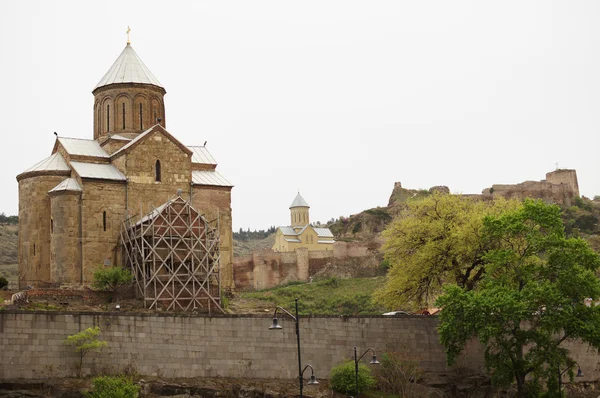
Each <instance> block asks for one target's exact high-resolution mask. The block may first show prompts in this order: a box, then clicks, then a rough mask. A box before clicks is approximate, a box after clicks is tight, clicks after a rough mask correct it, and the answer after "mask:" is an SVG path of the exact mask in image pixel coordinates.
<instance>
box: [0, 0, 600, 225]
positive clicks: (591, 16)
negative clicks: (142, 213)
mask: <svg viewBox="0 0 600 398" xmlns="http://www.w3.org/2000/svg"><path fill="white" fill-rule="evenodd" d="M599 17H600V2H597V1H561V2H550V1H537V2H533V1H522V0H518V1H502V2H499V1H497V2H487V1H480V0H473V1H389V2H384V1H377V2H373V1H366V0H365V1H361V2H357V1H345V0H344V1H322V0H319V1H302V2H293V3H292V2H284V1H279V0H278V1H238V2H234V1H218V2H216V1H213V2H198V1H193V2H192V1H185V2H184V1H180V2H167V1H148V0H145V1H139V2H135V1H102V2H87V1H52V2H51V1H35V2H34V1H16V0H15V1H5V0H4V1H1V2H0V76H2V78H3V79H2V80H3V82H2V85H1V86H0V87H1V90H2V95H0V115H2V126H3V133H2V135H3V138H4V140H3V142H4V145H3V149H2V151H1V152H2V157H1V158H0V164H1V166H2V170H3V172H2V174H1V176H0V184H1V185H0V186H1V187H2V188H3V195H1V196H0V211H4V212H5V213H7V214H17V212H18V186H17V182H16V179H15V176H16V175H17V174H19V173H20V172H22V171H24V170H25V169H27V168H29V167H30V166H32V165H33V164H35V163H37V162H38V161H40V160H42V159H44V158H45V157H47V156H49V155H50V153H51V150H52V146H53V144H54V135H53V134H52V133H53V131H57V132H58V133H59V135H61V136H66V137H81V138H92V136H93V135H92V106H93V96H92V94H91V91H92V89H93V88H94V86H95V85H96V83H97V82H98V81H99V80H100V78H102V76H103V75H104V73H105V72H106V71H107V70H108V68H109V67H110V66H111V65H112V63H113V61H114V60H115V59H116V57H117V56H118V55H119V54H120V52H121V51H122V50H123V47H124V46H125V43H126V35H125V30H126V28H127V26H128V25H130V26H131V28H132V33H131V41H132V45H133V47H134V49H135V50H136V52H137V53H138V55H139V56H140V57H141V58H142V60H143V61H144V63H145V64H146V65H147V66H148V67H149V68H150V70H151V71H152V72H153V74H154V75H155V76H156V77H157V78H158V79H159V80H160V82H161V83H162V84H163V86H164V87H165V88H166V90H167V95H166V97H165V102H166V113H167V114H166V117H167V129H168V130H169V131H170V132H171V133H173V134H174V135H175V136H176V137H177V138H178V139H180V140H181V141H182V142H183V143H185V144H188V145H192V144H196V145H201V144H202V143H203V142H204V141H205V140H207V141H208V148H209V150H210V151H211V153H212V154H213V156H215V158H216V159H217V161H218V162H219V166H218V170H220V171H221V173H222V174H224V175H225V176H226V177H227V178H228V179H229V180H230V181H232V182H233V183H234V184H235V188H234V189H233V193H232V198H233V199H232V207H233V228H234V230H237V229H239V228H240V227H243V228H244V229H245V228H247V227H250V228H251V229H255V228H257V229H262V228H267V227H269V226H270V225H285V224H288V223H289V210H288V206H289V205H290V203H291V202H292V200H293V199H294V197H295V195H296V192H297V190H298V189H300V191H301V193H302V195H303V196H304V198H305V199H306V200H307V202H308V203H309V204H310V205H311V219H312V220H313V221H316V220H320V221H326V220H328V219H330V218H333V217H339V216H340V215H346V216H347V215H350V214H355V213H358V212H360V211H362V210H364V209H367V208H371V207H375V206H385V205H387V201H388V197H389V195H390V193H391V191H392V188H393V183H394V181H401V182H402V185H403V186H404V187H407V188H429V187H431V186H433V185H447V186H449V187H450V189H451V190H452V191H453V192H462V193H479V192H481V190H483V189H484V188H487V187H489V186H491V185H492V184H493V183H518V182H521V181H524V180H540V179H543V178H544V176H545V173H546V172H548V171H551V170H553V169H554V168H555V165H554V162H556V161H558V162H559V166H560V167H561V168H574V169H576V170H577V173H578V177H579V186H580V189H581V192H582V194H583V195H586V196H588V197H593V196H594V195H595V194H600V179H599V178H598V177H597V171H598V170H599V169H600V158H599V156H598V147H599V146H598V144H599V138H598V131H599V130H600V112H599V109H600V97H599V93H600V57H599V52H600V23H598V21H599V20H600V19H599Z"/></svg>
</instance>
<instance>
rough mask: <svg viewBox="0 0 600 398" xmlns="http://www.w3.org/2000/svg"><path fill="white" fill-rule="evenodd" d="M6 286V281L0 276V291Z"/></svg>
mask: <svg viewBox="0 0 600 398" xmlns="http://www.w3.org/2000/svg"><path fill="white" fill-rule="evenodd" d="M6 286H8V279H6V278H5V277H3V276H0V289H4V288H5V287H6Z"/></svg>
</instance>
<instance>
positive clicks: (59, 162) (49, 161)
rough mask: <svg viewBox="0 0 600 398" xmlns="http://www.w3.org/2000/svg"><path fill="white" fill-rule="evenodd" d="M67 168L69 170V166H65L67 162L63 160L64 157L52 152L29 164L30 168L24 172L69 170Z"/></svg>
mask: <svg viewBox="0 0 600 398" xmlns="http://www.w3.org/2000/svg"><path fill="white" fill-rule="evenodd" d="M69 170H71V169H70V168H69V166H67V162H65V159H64V158H63V157H62V156H61V155H60V153H58V152H56V153H54V154H52V155H51V156H50V157H48V158H46V159H44V160H42V161H41V162H39V163H36V164H35V165H33V166H31V167H30V168H28V169H27V170H25V171H24V173H27V172H30V171H69Z"/></svg>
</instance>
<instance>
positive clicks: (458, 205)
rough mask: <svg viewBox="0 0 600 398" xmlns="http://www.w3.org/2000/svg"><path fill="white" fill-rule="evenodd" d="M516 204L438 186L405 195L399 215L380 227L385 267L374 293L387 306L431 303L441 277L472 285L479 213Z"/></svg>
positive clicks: (477, 273)
mask: <svg viewBox="0 0 600 398" xmlns="http://www.w3.org/2000/svg"><path fill="white" fill-rule="evenodd" d="M518 206H519V203H518V202H517V201H506V200H504V199H498V200H495V201H492V202H483V201H477V200H472V199H470V198H464V197H462V196H459V195H448V194H443V193H440V192H434V193H433V194H431V195H428V196H427V197H425V198H422V199H415V200H410V201H407V208H406V209H405V210H404V211H403V213H402V214H401V217H399V218H398V219H396V220H394V221H393V222H392V223H391V224H390V225H389V226H388V228H387V229H386V230H385V231H384V232H383V236H384V238H385V240H386V242H385V245H384V247H383V249H384V252H385V259H386V260H387V261H388V262H389V264H390V270H389V272H388V275H387V280H386V283H385V286H384V287H383V288H382V289H381V290H379V291H378V292H377V293H376V295H375V299H376V300H377V302H378V303H380V304H382V305H384V306H385V307H387V308H389V309H394V308H400V307H406V306H407V305H409V306H411V305H412V306H413V307H421V306H429V305H430V304H432V302H433V301H434V299H435V297H437V295H439V294H440V293H441V287H442V285H443V284H444V283H446V282H451V283H452V282H453V283H456V284H458V285H459V286H461V287H465V288H466V289H469V290H470V289H473V288H474V287H475V285H476V284H477V282H478V281H479V280H480V279H481V277H482V276H483V273H484V270H483V263H484V261H483V255H484V253H485V251H486V249H487V248H488V242H487V241H485V240H483V239H481V229H482V228H483V217H484V216H486V215H488V214H499V213H501V212H502V211H504V210H506V209H512V208H516V207H518Z"/></svg>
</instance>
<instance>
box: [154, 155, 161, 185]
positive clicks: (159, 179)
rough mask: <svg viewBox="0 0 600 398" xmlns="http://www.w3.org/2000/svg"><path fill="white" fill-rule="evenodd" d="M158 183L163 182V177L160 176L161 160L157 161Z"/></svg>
mask: <svg viewBox="0 0 600 398" xmlns="http://www.w3.org/2000/svg"><path fill="white" fill-rule="evenodd" d="M155 170H156V182H160V181H161V176H160V160H157V161H156V167H155Z"/></svg>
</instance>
